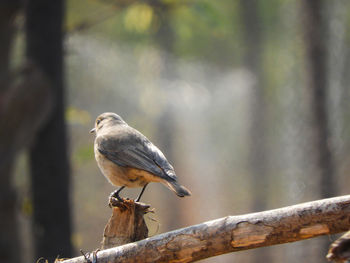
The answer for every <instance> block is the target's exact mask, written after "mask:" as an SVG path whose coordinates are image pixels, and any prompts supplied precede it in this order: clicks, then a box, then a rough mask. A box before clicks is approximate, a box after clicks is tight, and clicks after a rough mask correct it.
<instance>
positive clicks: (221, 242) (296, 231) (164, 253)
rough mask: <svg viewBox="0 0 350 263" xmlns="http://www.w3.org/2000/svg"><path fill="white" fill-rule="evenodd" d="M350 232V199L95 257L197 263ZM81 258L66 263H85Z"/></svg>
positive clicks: (234, 221)
mask: <svg viewBox="0 0 350 263" xmlns="http://www.w3.org/2000/svg"><path fill="white" fill-rule="evenodd" d="M349 228H350V195H347V196H341V197H335V198H329V199H323V200H318V201H313V202H308V203H303V204H299V205H294V206H289V207H284V208H279V209H275V210H269V211H264V212H259V213H252V214H247V215H240V216H227V217H224V218H220V219H216V220H213V221H209V222H205V223H202V224H198V225H194V226H189V227H186V228H182V229H178V230H175V231H171V232H168V233H164V234H161V235H158V236H155V237H152V238H147V239H144V240H141V241H138V242H135V243H130V244H126V245H123V246H119V247H115V248H110V249H106V250H102V251H99V252H97V254H96V253H94V256H95V258H94V260H96V257H97V262H99V263H105V262H194V261H197V260H200V259H204V258H208V257H212V256H217V255H220V254H224V253H229V252H235V251H241V250H247V249H252V248H258V247H264V246H271V245H276V244H282V243H287V242H294V241H298V240H303V239H308V238H312V237H316V236H320V235H329V234H335V233H339V232H343V231H346V230H348V229H349ZM85 261H86V259H85V258H84V257H83V256H81V257H76V258H72V259H68V260H64V261H62V262H64V263H82V262H85Z"/></svg>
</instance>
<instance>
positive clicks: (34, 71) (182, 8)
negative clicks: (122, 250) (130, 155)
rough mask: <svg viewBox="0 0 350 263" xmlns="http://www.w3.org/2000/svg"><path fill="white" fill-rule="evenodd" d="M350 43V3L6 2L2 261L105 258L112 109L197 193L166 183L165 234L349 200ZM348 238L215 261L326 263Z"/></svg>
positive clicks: (1, 47) (0, 92) (150, 193)
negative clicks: (101, 250)
mask: <svg viewBox="0 0 350 263" xmlns="http://www.w3.org/2000/svg"><path fill="white" fill-rule="evenodd" d="M349 46H350V2H349V1H347V0H337V1H325V0H323V1H322V0H309V1H302V0H270V1H257V0H236V1H235V0H220V1H212V0H178V1H176V0H143V1H141V0H66V1H64V0H57V1H45V0H27V1H25V3H24V2H21V1H19V0H13V1H11V0H5V1H1V2H0V261H1V262H10V263H12V262H35V261H36V260H37V259H38V258H39V257H45V258H48V259H50V260H51V261H52V260H53V259H55V258H56V257H57V256H58V255H59V256H60V257H71V256H75V255H79V249H83V250H84V251H91V250H94V249H96V248H98V247H99V245H100V244H99V243H100V241H101V239H102V233H103V228H104V225H105V224H106V222H107V220H108V218H109V216H110V213H111V211H110V208H109V207H108V206H107V198H108V195H109V193H110V192H111V191H113V190H114V188H113V186H111V185H110V184H109V183H108V182H107V180H106V179H105V178H104V177H103V176H102V174H101V172H100V171H99V170H98V167H97V165H96V162H95V159H94V154H93V140H94V138H93V136H92V135H91V134H89V130H90V129H91V128H92V127H93V125H94V120H95V118H96V117H97V116H98V115H99V114H100V113H102V112H106V111H112V112H116V113H118V114H119V115H121V116H122V117H123V118H124V119H125V120H126V121H127V122H128V123H129V124H130V125H131V126H133V127H135V128H137V129H138V130H140V131H141V132H142V133H144V134H145V135H146V136H147V137H149V138H150V139H151V140H152V141H153V142H154V143H155V144H156V145H157V146H159V148H160V149H161V150H162V151H163V152H164V154H165V155H166V156H167V158H168V159H169V161H170V162H171V163H172V164H173V165H174V167H175V170H176V172H177V175H178V177H179V181H180V182H181V183H182V184H184V185H185V186H186V187H188V188H189V189H190V190H191V191H192V193H193V195H192V196H191V197H189V198H184V199H180V198H178V197H176V196H175V195H174V194H173V193H171V192H170V191H168V190H167V189H166V188H165V187H163V186H161V185H159V184H151V185H150V186H149V187H148V188H147V190H146V192H145V194H144V196H143V198H142V201H143V202H145V203H148V204H151V205H152V207H154V208H155V214H151V215H149V216H148V222H147V223H148V225H149V228H150V235H156V234H159V233H162V232H166V231H170V230H173V229H177V228H180V227H184V226H188V225H192V224H197V223H201V222H204V221H208V220H211V219H215V218H220V217H224V216H226V215H238V214H242V213H249V212H256V211H262V210H267V209H273V208H278V207H281V206H287V205H292V204H297V203H300V202H304V201H310V200H316V199H321V198H325V197H331V196H336V195H342V194H347V193H349V192H348V189H349V186H350V182H349V174H348V172H349V169H350V103H349V99H350V90H349V87H348V86H349V83H350V74H349V73H350V72H349V68H350V49H349ZM139 191H140V189H136V190H133V189H131V190H130V189H129V190H125V191H124V192H123V194H122V195H123V196H127V197H130V198H135V197H136V196H137V193H138V192H139ZM334 239H335V237H320V238H316V239H311V240H307V241H302V242H297V243H293V244H286V245H279V246H274V247H270V248H261V249H255V250H251V251H245V252H239V253H233V254H228V255H223V256H218V257H215V258H211V259H207V260H203V262H325V261H326V260H325V255H326V250H327V245H328V244H329V243H330V242H331V241H332V240H334ZM51 261H50V262H51Z"/></svg>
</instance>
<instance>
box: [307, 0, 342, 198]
mask: <svg viewBox="0 0 350 263" xmlns="http://www.w3.org/2000/svg"><path fill="white" fill-rule="evenodd" d="M301 3H302V9H303V15H304V17H303V19H304V20H303V28H304V37H305V46H306V58H307V74H308V75H307V80H308V88H309V90H310V99H311V100H310V105H311V114H312V121H313V134H312V139H313V141H312V144H313V149H314V151H313V154H314V156H315V161H316V168H317V169H318V171H317V172H318V174H319V176H320V195H321V197H322V198H326V197H330V196H334V195H335V194H336V192H337V186H336V179H335V166H334V157H333V154H332V151H331V140H330V127H329V120H328V115H327V95H328V94H327V86H328V77H327V76H328V72H327V67H326V66H327V53H328V52H327V45H326V39H325V38H326V25H325V21H324V16H323V14H322V13H323V12H324V3H323V1H322V0H308V1H301Z"/></svg>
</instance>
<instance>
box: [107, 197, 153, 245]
mask: <svg viewBox="0 0 350 263" xmlns="http://www.w3.org/2000/svg"><path fill="white" fill-rule="evenodd" d="M111 205H112V206H113V208H112V209H113V210H112V216H111V217H110V219H109V220H108V223H107V225H106V226H105V229H104V232H103V239H102V242H101V244H102V249H106V248H111V247H115V246H121V245H124V244H128V243H131V242H135V241H138V240H141V239H145V238H146V237H148V228H147V225H146V222H145V220H144V218H143V216H144V215H145V214H146V213H148V212H150V210H149V207H150V206H149V205H146V204H143V203H138V202H134V200H124V202H120V201H118V200H116V199H115V200H114V202H111Z"/></svg>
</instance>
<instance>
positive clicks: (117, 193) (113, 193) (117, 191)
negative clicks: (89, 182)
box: [109, 186, 125, 202]
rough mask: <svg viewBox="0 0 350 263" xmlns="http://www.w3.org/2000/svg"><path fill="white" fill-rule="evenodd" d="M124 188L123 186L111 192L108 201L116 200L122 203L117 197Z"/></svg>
mask: <svg viewBox="0 0 350 263" xmlns="http://www.w3.org/2000/svg"><path fill="white" fill-rule="evenodd" d="M124 188H125V186H122V187H120V188H119V189H117V190H115V191H113V192H112V193H111V194H110V196H109V199H111V198H117V199H118V201H120V202H123V199H122V198H121V197H120V196H119V193H120V192H121V190H123V189H124Z"/></svg>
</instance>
